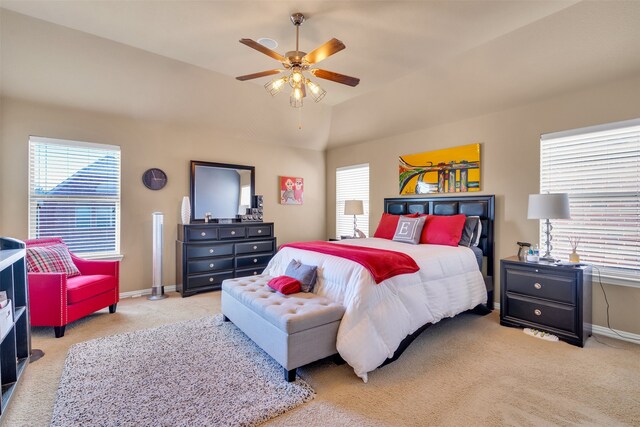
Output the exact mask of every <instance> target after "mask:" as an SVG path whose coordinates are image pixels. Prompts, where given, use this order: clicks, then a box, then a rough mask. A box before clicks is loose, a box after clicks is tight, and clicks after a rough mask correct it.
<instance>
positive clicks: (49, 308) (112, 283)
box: [25, 237, 120, 338]
mask: <svg viewBox="0 0 640 427" xmlns="http://www.w3.org/2000/svg"><path fill="white" fill-rule="evenodd" d="M25 243H26V244H27V248H29V247H34V246H49V245H53V244H60V243H62V244H64V242H63V241H62V239H60V238H57V237H52V238H46V239H34V240H27V241H26V242H25ZM71 258H72V259H73V262H74V264H75V265H76V267H77V268H78V270H80V273H81V274H80V275H79V276H75V277H70V278H67V276H66V275H65V273H28V275H27V276H28V281H29V305H30V312H31V325H32V326H53V328H54V331H55V335H56V338H60V337H62V336H64V329H65V326H66V325H67V324H69V323H71V322H73V321H75V320H78V319H80V318H82V317H84V316H87V315H89V314H91V313H93V312H95V311H98V310H100V309H103V308H105V307H107V306H108V307H109V312H110V313H115V312H116V306H117V304H118V301H119V300H120V281H119V277H118V276H119V270H120V261H93V260H86V259H82V258H78V257H76V256H75V255H73V253H72V254H71Z"/></svg>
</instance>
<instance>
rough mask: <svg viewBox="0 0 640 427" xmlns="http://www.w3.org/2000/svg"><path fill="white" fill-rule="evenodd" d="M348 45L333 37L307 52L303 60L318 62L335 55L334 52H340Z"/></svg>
mask: <svg viewBox="0 0 640 427" xmlns="http://www.w3.org/2000/svg"><path fill="white" fill-rule="evenodd" d="M345 47H346V46H345V45H344V43H342V42H341V41H340V40H338V39H336V38H333V39H331V40H329V41H328V42H326V43H325V44H323V45H322V46H320V47H318V48H316V49H314V50H312V51H311V52H309V53H307V54H306V55H305V56H304V57H303V58H302V60H303V61H305V62H307V63H309V64H317V63H318V62H320V61H322V60H323V59H325V58H327V57H329V56H331V55H333V54H334V53H338V52H340V51H341V50H342V49H344V48H345Z"/></svg>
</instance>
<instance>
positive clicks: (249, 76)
mask: <svg viewBox="0 0 640 427" xmlns="http://www.w3.org/2000/svg"><path fill="white" fill-rule="evenodd" d="M281 71H282V70H267V71H261V72H259V73H253V74H246V75H244V76H239V77H236V80H240V81H245V80H251V79H257V78H258V77H264V76H271V75H273V74H278V73H280V72H281Z"/></svg>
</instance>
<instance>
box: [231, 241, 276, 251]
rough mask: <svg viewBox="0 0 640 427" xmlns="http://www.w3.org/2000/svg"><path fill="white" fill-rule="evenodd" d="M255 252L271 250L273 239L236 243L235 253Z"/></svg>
mask: <svg viewBox="0 0 640 427" xmlns="http://www.w3.org/2000/svg"><path fill="white" fill-rule="evenodd" d="M255 252H273V240H266V241H258V242H245V243H236V254H251V253H255Z"/></svg>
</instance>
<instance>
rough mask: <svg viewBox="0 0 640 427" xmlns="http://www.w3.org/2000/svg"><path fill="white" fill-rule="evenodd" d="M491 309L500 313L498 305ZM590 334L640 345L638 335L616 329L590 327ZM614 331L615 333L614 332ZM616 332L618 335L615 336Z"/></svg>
mask: <svg viewBox="0 0 640 427" xmlns="http://www.w3.org/2000/svg"><path fill="white" fill-rule="evenodd" d="M493 309H494V310H496V311H500V303H497V302H494V303H493ZM591 329H592V333H594V334H598V335H603V336H605V337H609V338H614V339H617V340H621V341H627V342H632V343H634V344H640V335H638V334H633V333H631V332H625V331H619V330H617V329H613V330H611V329H609V328H607V327H606V326H600V325H593V324H592V325H591ZM614 331H615V332H614ZM616 332H617V333H618V334H620V335H617V334H616Z"/></svg>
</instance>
